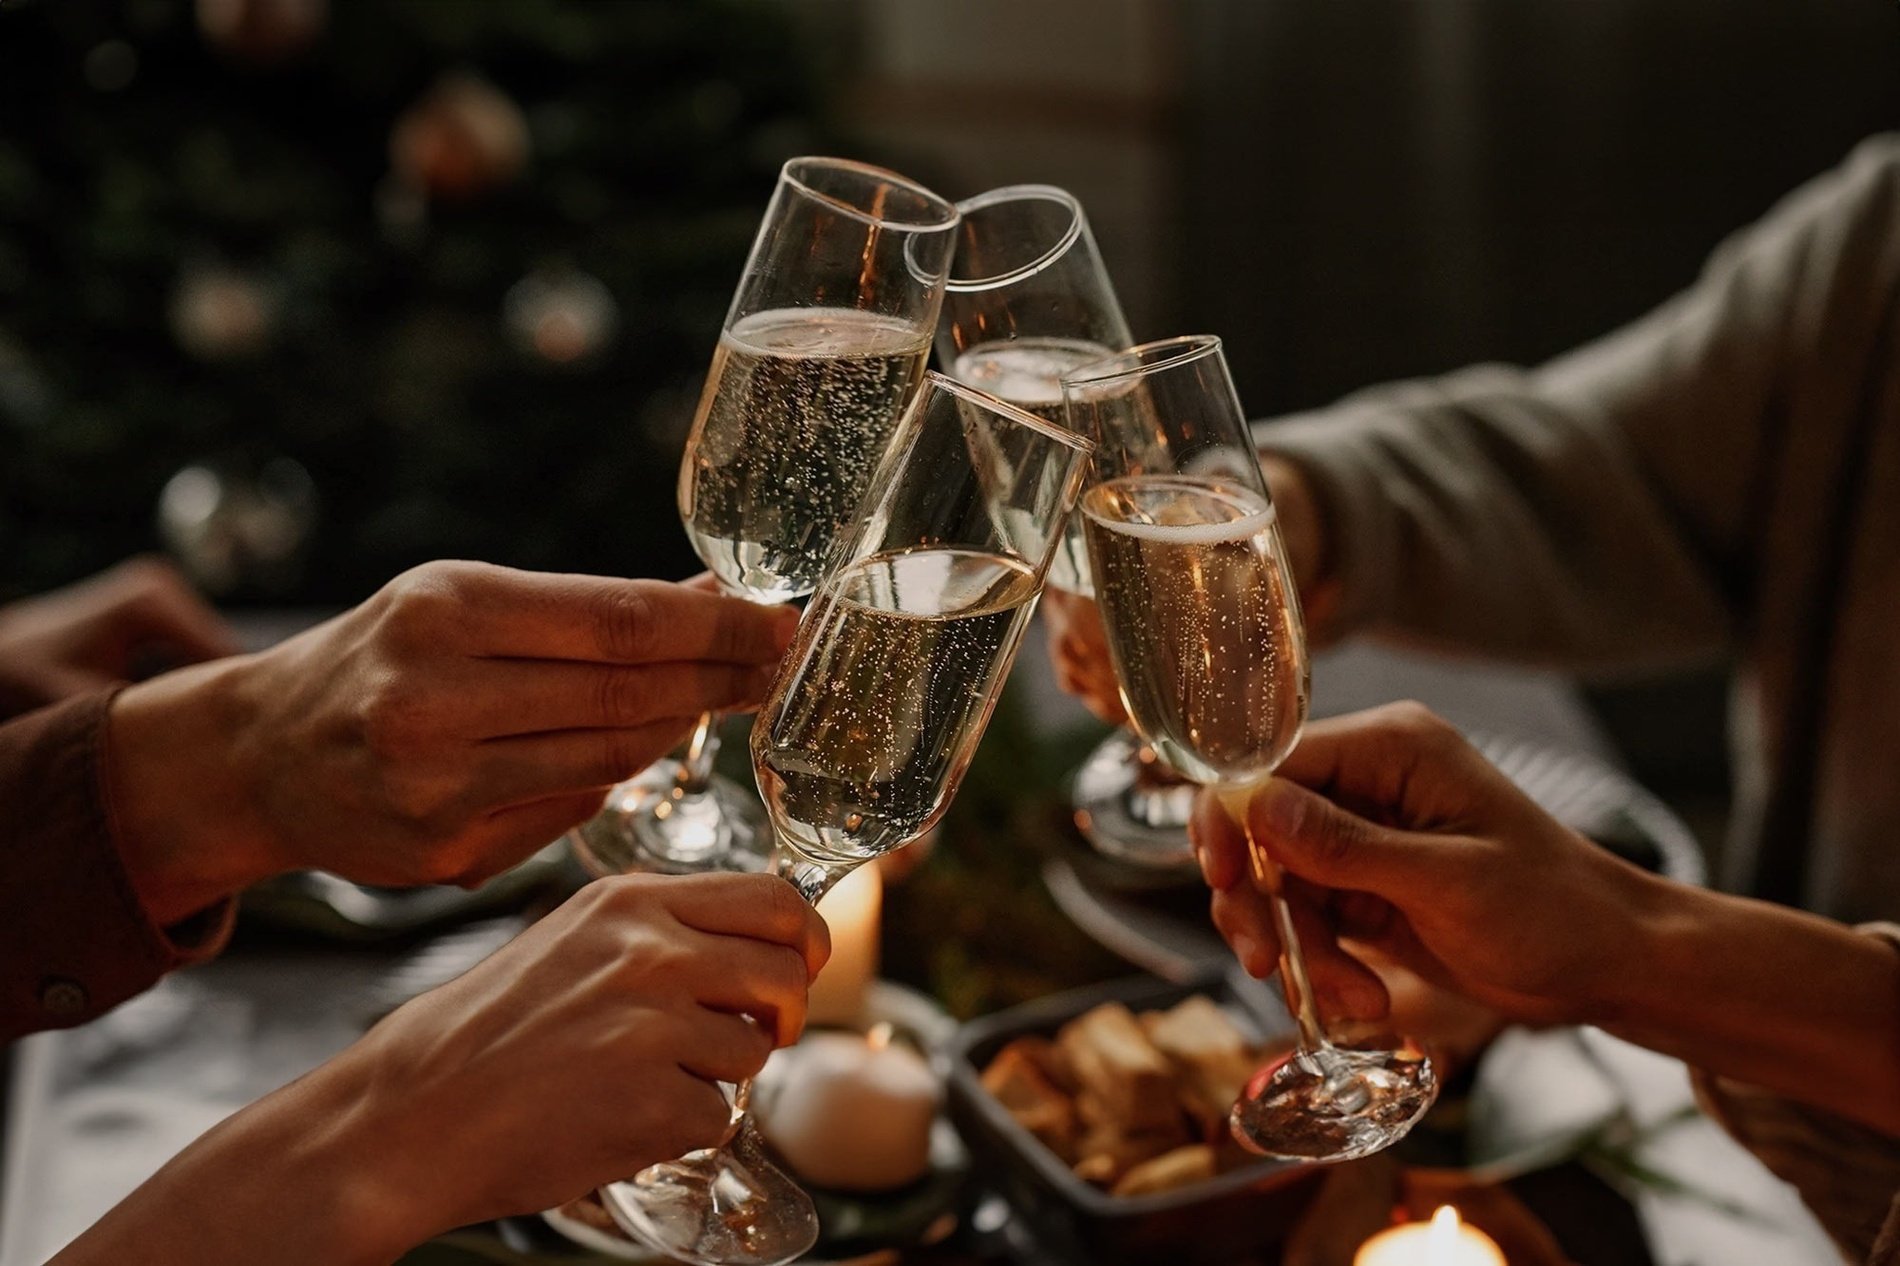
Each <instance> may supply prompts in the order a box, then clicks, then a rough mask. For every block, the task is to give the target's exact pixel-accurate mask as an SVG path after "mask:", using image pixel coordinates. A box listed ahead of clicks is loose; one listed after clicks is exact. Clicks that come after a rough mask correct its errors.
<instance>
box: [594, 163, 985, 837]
mask: <svg viewBox="0 0 1900 1266" xmlns="http://www.w3.org/2000/svg"><path fill="white" fill-rule="evenodd" d="M956 223H957V211H956V208H955V207H953V206H951V205H950V204H949V203H948V202H946V201H944V200H943V199H942V198H940V197H938V196H937V195H936V194H933V193H931V192H930V191H929V190H927V189H924V188H923V187H922V186H919V185H916V184H913V183H912V182H910V181H908V180H906V179H904V178H903V177H902V176H898V175H896V174H894V173H892V172H888V171H884V170H883V169H881V168H877V167H869V166H866V165H864V164H862V163H854V162H848V161H845V160H842V159H835V158H795V159H792V160H791V161H790V162H788V163H786V164H785V167H784V170H783V171H782V172H781V173H780V175H779V183H778V188H777V190H776V191H775V192H774V194H773V196H772V201H771V204H770V205H769V206H768V207H767V209H766V213H765V218H764V220H763V222H762V223H761V225H760V227H759V234H758V237H757V239H756V240H755V241H754V242H753V245H752V253H751V256H750V257H749V258H748V260H747V262H746V268H745V272H744V274H743V276H742V278H741V280H740V282H739V288H738V292H737V294H736V295H735V296H734V298H733V302H732V308H731V311H730V312H729V313H728V314H727V317H726V324H725V330H724V332H723V333H722V334H721V335H720V338H719V344H718V347H717V348H716V349H715V350H714V352H713V363H712V370H711V372H710V373H709V374H708V375H707V378H706V386H705V390H704V391H703V392H702V394H701V396H700V402H699V411H698V413H697V415H696V416H695V417H694V420H693V428H692V432H691V435H690V436H689V438H688V439H687V442H686V453H685V457H684V459H683V460H682V462H681V465H680V478H679V508H680V517H681V519H682V520H683V522H684V523H685V525H686V534H687V536H688V537H689V538H690V539H691V541H692V543H693V548H694V549H695V550H696V551H698V553H699V556H700V558H701V560H702V561H704V562H705V564H706V566H707V568H709V569H710V570H711V572H712V573H713V575H714V577H716V578H717V579H718V581H719V583H720V585H721V586H722V587H723V588H724V589H725V590H726V591H727V592H728V593H732V594H736V595H738V596H740V597H744V598H750V599H752V600H754V601H757V602H768V603H769V602H783V601H785V600H787V599H789V598H797V597H802V596H804V595H806V594H809V593H811V592H812V590H813V589H814V588H816V587H817V584H818V580H819V577H820V576H821V575H822V574H823V572H824V570H825V564H826V559H827V557H828V555H829V553H830V551H831V550H832V548H833V546H834V544H835V542H836V540H837V537H838V535H839V532H840V531H841V529H842V528H843V527H844V526H845V525H846V523H847V522H848V521H849V520H850V518H851V515H852V513H853V511H855V510H856V508H857V505H858V502H859V500H860V499H861V498H862V496H863V495H864V489H865V485H866V482H867V481H868V480H869V478H870V472H871V471H872V469H873V468H874V467H875V465H876V463H877V459H878V457H879V456H880V455H882V453H883V451H884V447H885V445H886V444H887V443H888V442H889V439H890V436H891V432H892V431H893V430H894V429H895V428H896V425H897V419H898V418H899V417H900V416H901V415H902V413H903V411H904V409H905V407H906V406H907V405H909V403H910V401H911V399H912V397H913V396H914V395H915V394H916V391H917V386H918V384H919V383H920V382H921V381H922V378H923V373H924V365H925V362H926V361H927V360H928V358H929V355H930V341H931V336H932V334H933V332H934V331H935V329H936V323H937V317H938V313H939V310H940V308H941V305H942V302H943V281H944V277H945V275H946V273H947V272H948V270H949V261H950V255H951V251H952V249H953V246H954V243H953V240H952V232H953V230H954V229H955V226H956ZM716 720H717V718H715V717H713V716H711V715H710V714H709V715H707V716H704V717H702V718H700V722H699V726H698V728H697V729H696V730H695V732H694V735H693V738H692V740H691V742H690V743H689V744H688V745H687V749H686V757H685V759H684V760H683V761H677V762H676V761H662V762H659V763H657V764H654V765H652V766H650V767H648V768H647V769H646V770H644V771H642V772H641V773H640V774H638V775H636V776H635V777H633V778H632V779H630V780H628V781H627V782H624V783H622V784H620V785H619V786H618V787H616V788H614V789H613V791H612V792H611V793H610V794H609V796H608V799H607V804H606V806H605V807H604V808H603V809H602V811H601V812H600V813H599V814H598V815H596V816H595V817H594V818H593V819H592V820H590V821H588V822H586V823H584V824H582V825H581V826H580V827H579V828H577V829H576V831H575V833H574V835H573V840H574V844H575V848H576V851H577V852H578V853H579V855H580V857H581V860H582V861H583V862H584V863H585V864H586V865H587V866H588V868H589V869H590V870H592V871H594V872H595V873H597V874H619V873H624V872H628V871H662V872H671V873H683V872H692V871H703V870H716V869H722V870H757V869H761V868H763V867H764V865H765V863H766V859H767V855H768V853H769V851H770V839H769V832H768V831H767V830H766V828H765V824H764V821H763V819H762V817H761V816H760V813H759V809H758V805H757V803H756V801H754V800H753V799H752V797H751V796H750V795H749V794H747V793H746V792H745V791H744V790H742V789H741V788H739V787H738V786H736V785H735V784H732V783H730V782H728V781H726V780H724V779H722V778H718V777H716V776H715V775H714V774H713V771H712V767H713V759H714V757H715V755H716V754H717V751H718V732H717V729H716V728H715V724H716Z"/></svg>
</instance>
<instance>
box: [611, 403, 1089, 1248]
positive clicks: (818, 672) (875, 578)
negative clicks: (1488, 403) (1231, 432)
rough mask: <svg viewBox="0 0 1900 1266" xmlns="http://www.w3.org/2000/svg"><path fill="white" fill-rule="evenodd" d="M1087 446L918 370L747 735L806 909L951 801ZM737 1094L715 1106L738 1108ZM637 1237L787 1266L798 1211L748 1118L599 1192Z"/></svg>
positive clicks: (800, 1242)
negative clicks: (913, 392)
mask: <svg viewBox="0 0 1900 1266" xmlns="http://www.w3.org/2000/svg"><path fill="white" fill-rule="evenodd" d="M1089 448H1090V445H1089V443H1088V441H1087V440H1084V439H1082V438H1080V437H1078V436H1076V435H1074V434H1072V433H1070V432H1069V431H1067V430H1064V429H1063V428H1060V427H1057V426H1054V425H1052V424H1050V423H1047V422H1044V421H1042V420H1041V419H1039V418H1036V417H1034V416H1032V415H1029V414H1026V413H1023V412H1020V411H1018V410H1015V409H1012V408H1011V407H1010V406H1008V405H1006V404H1004V403H1003V402H1001V401H999V400H995V399H992V398H990V397H988V396H985V395H983V394H982V393H981V392H977V391H972V390H970V389H969V388H967V387H964V386H961V385H959V384H957V383H954V382H952V381H950V380H949V379H947V378H944V377H942V376H940V375H937V374H929V375H927V376H926V381H925V384H924V387H923V390H922V391H921V392H920V393H919V395H918V397H917V399H916V401H915V402H914V403H913V405H912V407H911V409H910V411H909V412H908V413H906V414H905V416H904V419H903V421H902V422H901V423H900V424H899V426H898V430H897V434H896V435H895V436H894V437H893V438H892V440H891V443H890V446H889V449H888V451H887V452H885V453H884V455H883V457H882V460H881V462H877V463H876V464H875V467H874V473H867V474H866V478H867V480H868V483H869V489H868V491H867V493H866V496H865V499H864V502H863V505H862V506H861V507H860V509H859V511H858V521H857V524H856V526H855V527H854V528H853V529H852V530H851V532H850V534H849V536H848V537H847V538H846V539H845V541H844V543H843V544H842V545H841V547H840V549H839V552H838V554H837V556H836V558H835V565H834V567H833V570H832V571H831V572H830V573H829V574H828V575H827V577H826V578H825V580H824V582H823V583H822V584H821V585H820V586H819V588H818V591H817V593H816V594H815V595H814V596H813V598H812V601H811V604H810V606H809V607H807V608H806V611H805V616H804V618H803V619H802V620H801V621H800V622H799V627H798V634H797V637H796V638H795V640H794V641H793V644H792V648H791V650H790V651H789V652H787V654H786V657H785V659H784V661H783V664H782V665H781V667H780V669H779V675H778V678H777V680H776V681H774V683H773V685H772V689H771V691H770V693H769V694H768V695H767V697H766V701H765V703H764V705H763V706H762V707H761V708H760V710H759V715H758V718H757V719H756V720H755V721H754V723H753V727H752V764H753V769H754V771H755V772H756V774H757V776H758V781H759V789H760V791H761V792H762V793H763V794H764V796H765V803H766V808H767V811H768V812H769V814H770V816H771V822H772V828H773V831H774V833H775V834H776V836H777V846H776V854H775V859H774V860H775V869H776V870H777V871H778V873H779V874H781V875H783V876H785V877H786V878H787V879H789V880H791V881H792V883H793V884H794V885H796V887H797V889H798V891H799V892H800V893H801V894H802V895H803V896H804V897H805V899H806V900H808V901H810V902H812V903H814V904H816V902H817V901H818V899H819V898H820V897H821V896H823V895H824V893H825V892H826V891H827V890H828V889H829V888H830V887H831V886H832V885H833V884H834V883H836V882H837V881H838V880H839V879H841V878H843V877H844V876H845V875H846V874H849V873H850V872H851V871H852V870H854V869H856V868H857V867H858V866H860V865H862V864H863V863H864V862H866V861H869V860H870V859H872V858H874V857H877V856H878V855H880V854H882V853H888V852H890V851H892V850H893V849H897V848H901V847H902V846H904V845H905V844H908V843H910V842H911V841H913V840H915V839H917V838H918V837H920V836H921V835H923V834H924V833H925V832H926V831H928V830H929V829H930V828H931V827H933V826H935V825H936V823H937V821H938V819H940V818H941V817H942V816H943V813H944V811H945V810H946V809H947V808H948V807H949V804H950V801H951V798H952V797H953V796H954V795H955V794H956V789H957V785H958V783H959V782H960V781H961V780H962V778H963V773H964V771H965V770H966V769H967V768H968V767H969V763H970V758H971V756H973V755H974V754H975V752H976V745H977V741H978V740H979V739H980V738H981V737H982V735H983V728H984V726H985V725H986V724H987V723H988V721H989V718H990V713H991V711H992V710H994V708H995V706H996V700H997V698H998V696H999V695H1000V694H1001V692H1002V688H1003V682H1004V680H1005V679H1006V678H1007V677H1008V676H1009V669H1010V665H1011V664H1012V663H1014V661H1015V658H1016V650H1017V647H1018V646H1019V645H1021V643H1022V637H1023V633H1024V631H1025V630H1026V629H1027V627H1028V624H1029V617H1030V614H1031V612H1032V611H1033V610H1034V609H1035V602H1036V597H1037V595H1038V594H1039V593H1040V592H1041V591H1042V583H1043V577H1044V575H1045V573H1046V572H1047V571H1048V568H1049V564H1050V560H1051V559H1052V558H1053V556H1054V554H1055V550H1056V546H1057V544H1058V543H1059V542H1060V540H1061V538H1062V532H1063V527H1064V525H1065V524H1066V523H1067V521H1068V519H1069V515H1070V512H1071V511H1072V510H1073V509H1074V506H1075V499H1076V495H1077V493H1078V492H1079V490H1080V488H1081V482H1082V475H1083V472H1084V469H1085V468H1086V466H1087V462H1088V453H1089ZM746 1098H747V1094H746V1089H745V1088H744V1087H741V1088H740V1089H739V1090H738V1091H737V1093H736V1094H735V1095H734V1100H733V1101H734V1104H735V1106H736V1107H738V1108H739V1109H740V1111H742V1112H743V1110H744V1106H745V1103H746ZM601 1196H602V1199H603V1201H604V1202H605V1204H606V1205H607V1208H608V1209H609V1210H610V1211H611V1212H612V1213H613V1214H614V1216H615V1218H616V1219H618V1220H619V1221H620V1223H621V1224H622V1225H623V1226H625V1227H627V1228H628V1229H629V1230H630V1231H632V1232H634V1233H635V1234H637V1235H638V1236H639V1237H640V1238H641V1239H643V1240H645V1241H647V1242H650V1243H653V1244H655V1245H656V1246H660V1247H663V1248H665V1249H666V1250H667V1251H668V1252H669V1253H671V1254H672V1255H674V1256H676V1257H679V1258H681V1259H683V1260H685V1261H689V1262H694V1263H702V1264H705V1266H770V1264H776V1263H780V1262H786V1261H790V1260H791V1259H792V1258H794V1257H797V1256H798V1255H799V1254H801V1253H803V1252H805V1251H806V1250H807V1249H809V1248H810V1247H811V1245H812V1243H813V1242H814V1240H815V1239H816V1237H817V1222H816V1219H815V1217H814V1215H813V1211H812V1206H811V1202H810V1200H809V1199H808V1198H807V1197H805V1196H804V1193H803V1192H801V1191H800V1190H799V1189H798V1188H797V1187H796V1186H795V1185H794V1184H792V1183H791V1181H790V1180H789V1179H787V1178H786V1177H785V1176H784V1175H783V1174H781V1173H780V1172H779V1171H778V1170H776V1169H775V1168H773V1167H772V1165H771V1163H770V1162H769V1161H768V1160H767V1159H766V1158H765V1156H764V1154H763V1152H762V1151H761V1149H760V1146H759V1142H758V1135H757V1132H756V1131H755V1130H754V1129H753V1127H752V1124H751V1121H750V1119H749V1118H743V1119H741V1120H740V1121H739V1122H738V1123H737V1129H736V1131H735V1133H734V1135H733V1136H732V1138H731V1139H730V1141H729V1142H728V1143H727V1144H726V1145H725V1146H724V1147H722V1148H720V1149H718V1150H716V1151H712V1152H697V1153H694V1154H692V1155H691V1156H687V1157H684V1158H682V1159H681V1160H679V1161H675V1162H673V1163H671V1164H667V1165H656V1166H654V1167H653V1168H652V1169H649V1170H647V1171H645V1172H644V1173H641V1174H639V1175H637V1176H635V1177H634V1178H633V1179H631V1180H629V1181H627V1182H621V1183H614V1184H612V1185H610V1186H608V1187H605V1188H603V1189H602V1191H601Z"/></svg>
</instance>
